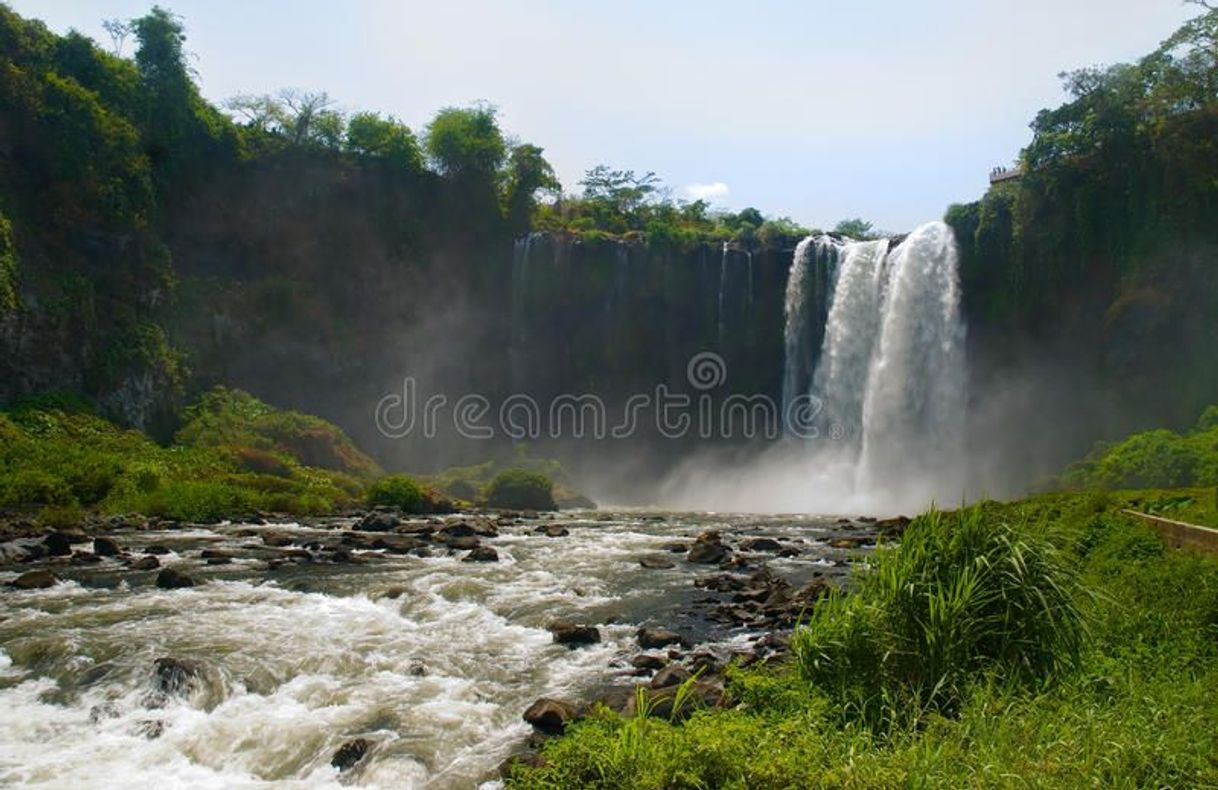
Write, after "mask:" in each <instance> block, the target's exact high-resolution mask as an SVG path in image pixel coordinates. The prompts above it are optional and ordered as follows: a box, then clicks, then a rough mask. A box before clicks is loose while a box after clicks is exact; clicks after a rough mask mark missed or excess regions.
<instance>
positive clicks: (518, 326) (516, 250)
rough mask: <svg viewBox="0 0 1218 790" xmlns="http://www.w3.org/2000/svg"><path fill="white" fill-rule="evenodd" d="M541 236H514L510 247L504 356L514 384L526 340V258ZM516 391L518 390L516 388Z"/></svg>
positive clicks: (520, 369)
mask: <svg viewBox="0 0 1218 790" xmlns="http://www.w3.org/2000/svg"><path fill="white" fill-rule="evenodd" d="M541 237H542V234H540V233H530V234H528V235H527V236H521V237H520V238H518V239H516V243H515V245H514V247H513V249H512V284H511V288H512V293H511V304H512V310H511V316H510V321H511V327H510V342H509V343H508V357H509V363H510V365H511V375H512V387H513V388H518V387H519V386H520V384H521V382H522V381H523V364H524V349H525V347H526V346H527V344H528V335H529V333H528V325H527V323H528V309H527V301H526V300H527V298H528V290H529V261H530V259H531V258H532V252H533V245H534V242H535V241H537V240H538V239H539V238H541ZM516 391H519V390H518V389H517V390H516Z"/></svg>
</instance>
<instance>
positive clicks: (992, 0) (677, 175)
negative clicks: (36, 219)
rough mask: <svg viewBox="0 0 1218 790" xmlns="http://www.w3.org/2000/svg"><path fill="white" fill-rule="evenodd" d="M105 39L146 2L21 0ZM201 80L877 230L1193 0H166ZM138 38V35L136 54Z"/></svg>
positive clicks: (993, 153)
mask: <svg viewBox="0 0 1218 790" xmlns="http://www.w3.org/2000/svg"><path fill="white" fill-rule="evenodd" d="M8 2H9V4H10V5H11V6H12V7H13V8H14V10H16V11H17V12H18V13H20V14H22V15H23V16H27V17H34V18H38V19H42V20H43V21H45V22H46V23H47V25H48V26H49V27H50V28H51V29H52V30H55V31H57V32H65V31H67V30H68V29H69V28H76V29H77V30H79V31H81V32H82V33H85V34H86V35H89V36H92V37H93V38H95V39H96V40H98V41H99V42H102V43H104V44H106V45H107V46H109V43H110V41H109V37H108V36H107V35H106V34H105V32H104V31H103V30H102V27H101V21H102V20H103V19H104V18H130V17H133V16H139V15H141V14H143V13H145V12H146V11H147V10H148V8H149V7H151V5H152V3H151V2H150V0H108V2H102V3H99V2H96V1H95V0H94V1H92V2H90V1H89V0H8ZM160 2H161V4H162V5H164V6H165V7H167V8H169V9H170V10H172V11H174V12H175V13H177V14H179V15H180V16H182V18H183V19H184V21H185V24H186V32H187V41H186V49H187V50H188V52H189V53H191V58H192V65H193V67H194V68H195V69H196V70H197V72H198V81H199V84H200V87H201V88H202V91H203V94H204V95H205V96H206V97H207V98H209V99H211V100H213V101H215V102H221V101H223V100H224V99H226V98H228V97H231V96H233V95H236V94H239V93H255V94H260V93H274V92H277V91H279V90H280V89H282V88H299V89H306V90H322V91H325V92H327V93H328V94H329V95H330V96H331V97H333V98H334V99H335V101H336V102H337V104H338V106H339V107H340V108H341V109H344V110H347V111H357V110H375V111H378V112H382V113H387V114H392V115H394V116H397V117H398V118H400V119H401V120H403V121H405V122H406V123H407V124H409V125H410V126H411V127H413V128H415V129H416V130H421V129H422V128H423V127H424V126H425V125H426V124H427V121H428V120H429V119H430V118H431V117H432V115H433V114H434V113H435V111H436V110H438V109H440V108H441V107H445V106H451V105H465V104H469V103H471V102H474V101H479V100H484V101H489V102H490V103H492V104H494V105H495V106H496V107H497V108H498V109H499V112H500V121H501V124H502V126H503V128H504V129H505V131H506V132H507V133H509V134H510V135H512V136H513V137H515V138H518V139H519V140H521V141H525V142H531V143H535V144H537V145H540V146H541V147H542V148H544V149H545V154H546V157H547V158H548V159H549V161H550V162H551V163H552V164H553V165H554V167H555V169H556V171H557V172H558V175H559V178H560V179H561V181H562V183H563V185H564V187H565V188H566V189H567V190H568V191H578V189H579V187H578V182H579V180H580V177H581V176H582V174H583V173H584V171H586V170H588V169H590V168H592V167H593V166H595V165H598V164H602V163H603V164H607V165H610V166H612V167H614V168H616V169H633V170H635V171H639V172H644V171H648V170H652V171H655V172H656V174H657V175H659V176H660V178H661V179H662V180H663V181H664V183H665V184H667V185H668V186H669V187H671V188H672V190H673V192H674V194H675V195H676V196H677V197H688V198H693V197H701V198H704V199H706V200H708V201H709V202H711V203H712V204H713V205H715V206H717V207H721V208H724V209H731V210H738V209H741V208H744V207H746V206H754V207H756V208H758V209H760V210H761V211H762V212H764V213H766V214H770V215H778V216H789V217H791V218H793V219H795V220H796V221H798V222H800V223H802V224H804V225H807V226H809V227H818V228H828V227H832V226H833V225H835V224H836V223H837V221H838V220H840V219H843V218H847V217H856V216H857V217H862V218H865V219H868V220H870V221H872V222H874V223H875V225H876V226H877V227H879V228H882V229H884V230H888V231H893V232H899V231H905V230H909V229H911V228H913V227H915V226H916V225H918V224H920V223H922V222H925V221H927V220H932V219H938V218H940V217H941V216H942V214H943V211H944V209H945V208H946V207H947V206H948V205H949V204H951V203H954V202H962V201H967V200H974V199H976V198H977V197H979V196H980V195H981V194H982V193H983V192H984V190H985V188H986V186H987V179H988V174H989V171H990V170H991V169H992V168H993V167H994V166H996V165H1000V164H1009V163H1010V162H1012V161H1013V160H1014V159H1015V157H1017V156H1018V153H1019V150H1020V148H1022V147H1023V146H1024V145H1025V144H1026V143H1027V142H1028V140H1029V138H1030V132H1029V130H1028V123H1029V122H1030V121H1031V120H1032V118H1033V116H1034V115H1035V114H1036V112H1037V111H1038V110H1039V109H1041V108H1042V107H1047V106H1054V105H1056V104H1059V103H1060V102H1061V101H1062V99H1063V98H1064V95H1063V93H1062V90H1061V84H1060V80H1059V79H1058V77H1057V75H1058V74H1059V73H1060V72H1062V71H1064V70H1069V69H1075V68H1079V67H1083V66H1093V65H1101V64H1107V63H1114V62H1120V61H1127V60H1132V59H1135V58H1137V57H1139V56H1141V55H1143V54H1145V53H1147V52H1149V51H1151V50H1153V49H1154V48H1155V47H1156V46H1157V45H1158V43H1159V42H1160V41H1161V40H1163V39H1164V38H1166V37H1167V36H1169V35H1170V34H1171V33H1172V31H1174V30H1175V29H1176V27H1178V26H1179V25H1180V23H1182V22H1183V21H1184V20H1186V19H1187V18H1189V17H1190V16H1192V15H1193V13H1192V12H1193V11H1195V9H1193V8H1189V7H1186V6H1185V5H1183V4H1182V3H1181V2H1180V0H917V1H916V2H911V1H910V0H853V2H847V0H832V1H830V0H803V2H796V1H795V0H785V1H784V0H753V1H752V2H749V3H741V2H733V3H728V2H720V0H697V1H696V2H695V0H615V1H614V2H600V1H595V2H594V1H593V0H582V1H576V2H572V0H565V1H564V0H510V2H509V1H508V0H502V1H500V2H496V1H495V0H443V1H442V2H441V1H437V2H426V3H424V2H415V1H413V0H398V1H397V2H393V1H392V0H346V2H343V3H341V4H339V3H327V2H322V1H321V0H244V1H243V2H229V1H227V0H160ZM131 48H132V44H131V43H130V42H128V44H127V52H126V54H130V50H131Z"/></svg>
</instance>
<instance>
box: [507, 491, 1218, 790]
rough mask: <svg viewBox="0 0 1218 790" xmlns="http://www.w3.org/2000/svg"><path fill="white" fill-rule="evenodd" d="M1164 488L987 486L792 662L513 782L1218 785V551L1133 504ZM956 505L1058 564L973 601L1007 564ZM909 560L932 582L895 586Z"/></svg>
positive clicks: (1006, 552)
mask: <svg viewBox="0 0 1218 790" xmlns="http://www.w3.org/2000/svg"><path fill="white" fill-rule="evenodd" d="M1162 493H1163V492H1133V493H1129V494H1117V495H1108V494H1101V493H1075V494H1053V495H1046V496H1042V497H1037V498H1034V499H1032V500H1027V501H1024V502H1017V503H1010V504H995V503H986V504H984V505H981V506H979V507H978V508H975V509H971V510H969V511H963V512H962V514H960V515H952V516H948V517H946V519H947V521H948V522H951V524H950V525H949V526H950V527H951V528H950V529H944V528H943V527H944V522H943V517H937V518H936V519H935V523H934V524H931V523H929V522H930V520H929V519H928V518H927V517H922V518H919V519H918V520H916V521H915V522H914V524H913V525H911V526H910V528H909V531H908V532H907V533H906V543H909V542H910V541H913V542H914V543H915V544H917V545H921V546H922V547H923V548H925V546H927V545H934V546H935V547H936V549H937V551H936V552H935V556H929V555H927V556H924V557H923V558H922V559H921V560H914V559H911V558H910V557H909V556H906V558H905V559H903V560H901V559H897V555H899V554H900V552H903V551H904V552H908V551H909V548H908V547H907V546H902V547H900V548H897V549H895V550H894V554H893V558H892V559H886V558H885V556H884V555H880V556H877V557H876V559H875V561H873V563H872V565H873V567H874V568H875V570H873V571H872V573H873V574H874V576H873V580H872V581H870V582H865V581H864V580H862V579H859V580H857V581H856V582H853V583H852V585H861V587H862V588H863V589H862V592H861V593H858V594H856V597H857V598H858V599H859V600H857V601H855V602H853V603H842V602H834V603H829V604H824V605H822V607H821V608H823V609H824V611H823V612H821V611H818V612H815V613H814V614H813V618H814V622H813V627H812V628H811V629H809V630H808V631H805V632H803V633H802V635H801V634H797V636H796V637H795V642H796V649H795V658H794V659H792V660H790V661H788V662H786V663H784V664H780V665H778V666H770V667H767V668H763V669H760V670H758V669H751V668H750V669H735V670H732V669H729V671H728V684H727V687H726V692H725V695H724V699H723V700H722V701H718V702H717V703H716V705H715V706H714V707H713V708H703V709H697V699H696V697H691V700H690V701H691V703H692V704H693V709H691V710H690V711H687V712H686V714H685V715H683V716H679V717H675V718H674V717H670V716H667V715H664V713H665V712H660V714H661V715H652V716H642V717H640V716H631V717H623V716H621V715H619V714H617V713H615V712H612V711H609V710H607V709H604V708H602V709H599V710H597V711H594V712H593V713H592V714H591V715H589V716H588V717H587V718H586V719H585V720H584V721H582V722H579V723H576V724H574V725H573V726H571V727H570V728H569V729H568V730H567V734H566V735H565V736H564V737H562V738H559V739H555V740H552V741H550V742H549V743H547V744H546V745H545V746H544V748H543V749H542V750H541V752H540V755H539V756H538V757H537V758H536V759H535V760H533V761H531V763H530V764H525V763H523V762H522V763H519V764H517V765H514V766H513V767H512V768H511V769H510V775H509V778H508V780H507V785H508V787H530V788H531V787H604V788H610V787H612V788H661V787H749V788H769V787H773V788H779V787H783V788H785V787H841V786H850V787H892V786H909V785H914V786H922V785H929V786H959V785H961V784H967V785H971V786H995V787H1006V786H1011V787H1014V786H1020V787H1024V786H1028V785H1029V784H1030V785H1034V786H1039V787H1062V788H1067V787H1069V788H1073V787H1080V786H1090V785H1093V784H1099V785H1101V786H1106V787H1126V786H1128V787H1135V786H1136V787H1142V786H1158V787H1205V786H1214V785H1215V784H1216V783H1218V757H1216V756H1215V755H1218V736H1216V735H1215V732H1218V706H1216V705H1215V704H1214V700H1215V699H1218V662H1216V661H1215V659H1218V560H1215V558H1213V557H1209V556H1202V555H1198V554H1194V553H1189V552H1177V551H1174V550H1171V549H1168V548H1166V547H1165V546H1164V544H1163V543H1162V542H1161V541H1160V540H1159V539H1158V538H1157V537H1156V536H1155V535H1154V534H1153V533H1152V532H1151V531H1150V530H1149V529H1148V528H1147V527H1145V526H1144V525H1142V524H1139V523H1137V522H1136V521H1135V520H1133V519H1130V518H1128V517H1126V516H1124V515H1122V514H1121V513H1120V509H1121V508H1122V507H1124V506H1126V505H1128V504H1129V503H1130V502H1131V501H1132V500H1137V499H1142V500H1145V499H1146V498H1147V496H1148V495H1154V496H1156V497H1157V496H1158V495H1160V494H1162ZM956 519H973V520H975V523H974V524H973V527H972V529H975V531H976V534H977V535H979V536H982V538H980V539H981V540H984V539H985V538H984V536H985V535H991V536H992V535H1001V536H1004V537H1003V540H1008V541H1009V544H1008V548H1007V549H1002V548H1001V546H999V547H998V548H994V549H993V551H996V552H997V554H987V555H986V556H1001V557H1002V558H1003V562H1001V563H998V564H996V565H994V566H993V568H991V569H990V570H992V571H993V572H994V573H996V574H1007V573H1011V574H1014V573H1020V574H1031V575H1036V574H1037V573H1041V572H1038V571H1036V567H1038V563H1041V564H1042V566H1043V563H1049V565H1048V566H1043V567H1046V568H1048V567H1050V566H1051V573H1050V575H1048V576H1044V575H1043V573H1049V571H1043V573H1042V575H1041V577H1040V578H1041V579H1042V581H1041V583H1039V584H1036V585H1028V584H1019V585H1011V586H1008V587H1005V588H1001V587H1000V588H994V589H1003V590H1005V591H1004V592H1002V593H1001V594H994V595H991V596H989V597H985V598H984V600H974V599H973V598H971V597H970V596H972V595H974V594H975V593H976V591H977V590H987V589H991V588H990V587H989V586H987V585H990V584H991V583H994V582H995V580H998V581H999V582H1000V581H1001V577H1000V576H990V575H987V572H985V571H982V570H980V569H981V568H983V567H984V563H983V564H982V565H978V564H976V563H975V562H973V560H975V559H976V557H973V558H972V560H969V561H967V562H956V561H954V560H953V556H958V555H954V554H953V552H952V551H945V550H944V548H945V547H947V546H948V545H949V544H948V543H945V542H942V541H947V540H949V539H948V538H947V537H946V536H947V535H950V534H951V533H953V532H957V531H961V530H962V531H964V532H968V531H969V529H971V528H970V527H966V526H963V525H962V524H961V523H960V522H957V521H955V520H956ZM936 541H939V542H936ZM1010 546H1015V547H1019V550H1018V551H1011V550H1010V548H1009V547H1010ZM987 551H990V550H989V549H987ZM978 556H980V555H978ZM919 563H920V564H919ZM913 566H917V567H913ZM911 568H912V571H917V572H918V573H923V572H924V573H926V574H929V576H918V577H917V578H921V579H923V581H921V582H918V583H917V585H922V586H923V587H920V588H918V589H923V588H924V589H925V590H927V591H933V595H931V596H930V597H928V598H926V599H925V600H908V601H904V602H902V600H901V598H900V597H899V593H883V592H882V590H883V588H884V585H885V579H886V578H888V577H893V578H895V577H897V576H900V574H902V573H910V572H911ZM966 568H971V569H972V570H971V571H967V572H966ZM911 578H913V577H911ZM1028 578H1031V577H1030V576H1029V577H1028ZM1049 579H1051V580H1052V583H1047V580H1049ZM987 580H988V581H987ZM915 586H916V585H915ZM1021 591H1022V592H1021ZM1031 591H1037V592H1040V593H1044V594H1045V595H1047V596H1051V597H1049V598H1046V599H1042V598H1040V597H1039V596H1034V597H1032V598H1028V597H1026V596H1024V595H1023V592H1031ZM892 595H897V597H895V598H894V597H892ZM1053 596H1056V597H1057V600H1056V602H1055V603H1053V605H1051V606H1049V605H1047V604H1045V601H1054V600H1055V599H1054V597H1053ZM932 598H933V599H934V600H935V601H938V604H936V605H934V606H931V605H930V604H929V603H928V601H930V600H931V599H932ZM868 599H871V600H874V601H876V602H879V601H881V600H883V604H884V606H883V609H882V610H880V611H873V610H871V609H870V608H869V604H868ZM1072 612H1074V613H1077V616H1078V619H1077V629H1075V628H1074V626H1072V625H1071V623H1072V622H1073V620H1072V617H1073V616H1072V615H1071V614H1070V613H1072ZM995 617H997V620H995ZM860 618H862V620H860ZM872 618H876V619H872ZM860 622H863V623H870V624H871V625H870V626H868V627H867V628H863V629H862V630H861V631H860V630H859V629H858V627H857V625H858V624H859V623H860ZM851 623H853V624H854V625H850V624H851ZM987 634H989V636H988V637H987V636H986V635H987ZM895 637H900V638H897V640H896V641H895V642H894V641H891V640H892V639H893V638H895ZM1075 637H1077V639H1076V638H1075ZM881 647H883V648H884V649H883V650H880V649H879V648H881ZM943 651H946V652H943ZM843 662H845V663H843ZM936 667H937V668H938V669H934V668H936ZM843 668H845V670H843ZM949 692H950V693H949Z"/></svg>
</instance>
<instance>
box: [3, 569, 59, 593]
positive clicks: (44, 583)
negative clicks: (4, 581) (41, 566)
mask: <svg viewBox="0 0 1218 790" xmlns="http://www.w3.org/2000/svg"><path fill="white" fill-rule="evenodd" d="M58 583H59V577H58V576H56V575H55V574H53V573H51V572H50V571H26V572H25V573H23V574H21V575H20V576H18V577H17V578H16V579H13V580H12V581H11V582H9V583H8V585H9V587H12V588H14V589H17V590H45V589H46V588H47V587H54V586H55V585H56V584H58Z"/></svg>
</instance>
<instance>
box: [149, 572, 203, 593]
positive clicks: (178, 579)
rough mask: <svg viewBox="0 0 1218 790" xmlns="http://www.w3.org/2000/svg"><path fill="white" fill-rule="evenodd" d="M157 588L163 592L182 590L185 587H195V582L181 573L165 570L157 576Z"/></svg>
mask: <svg viewBox="0 0 1218 790" xmlns="http://www.w3.org/2000/svg"><path fill="white" fill-rule="evenodd" d="M156 586H157V587H160V588H161V589H162V590H180V589H182V588H184V587H194V586H195V580H194V579H192V578H191V577H189V576H187V575H186V574H185V573H182V572H181V571H177V570H174V569H173V568H165V569H164V570H162V571H161V572H160V573H158V574H157V575H156Z"/></svg>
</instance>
